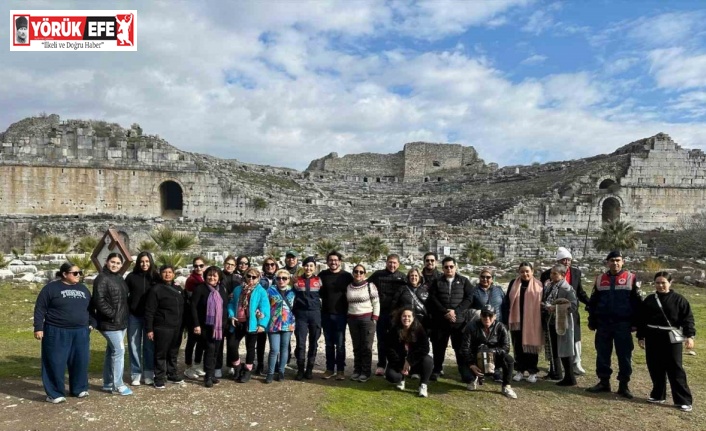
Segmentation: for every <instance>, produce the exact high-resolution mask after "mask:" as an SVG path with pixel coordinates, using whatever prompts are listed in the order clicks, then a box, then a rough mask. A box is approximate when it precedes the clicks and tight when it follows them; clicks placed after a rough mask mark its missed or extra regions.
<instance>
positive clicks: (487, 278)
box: [479, 275, 493, 280]
mask: <svg viewBox="0 0 706 431" xmlns="http://www.w3.org/2000/svg"><path fill="white" fill-rule="evenodd" d="M479 278H480V279H481V280H490V279H491V278H493V277H491V276H490V275H481V276H480V277H479Z"/></svg>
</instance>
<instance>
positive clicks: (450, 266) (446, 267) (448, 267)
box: [444, 265, 454, 269]
mask: <svg viewBox="0 0 706 431" xmlns="http://www.w3.org/2000/svg"><path fill="white" fill-rule="evenodd" d="M444 269H454V266H453V265H444Z"/></svg>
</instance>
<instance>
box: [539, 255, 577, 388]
mask: <svg viewBox="0 0 706 431" xmlns="http://www.w3.org/2000/svg"><path fill="white" fill-rule="evenodd" d="M572 260H573V256H572V255H571V252H570V251H569V250H568V249H566V248H564V247H559V248H558V249H557V251H556V262H557V263H560V264H562V265H564V266H565V267H566V269H567V271H566V282H567V283H569V284H570V285H571V287H573V288H574V292H575V293H576V299H578V300H579V302H583V303H584V304H585V305H588V299H589V298H588V295H587V294H586V291H585V290H583V287H582V286H581V270H580V269H578V268H576V267H575V266H571V261H572ZM550 272H551V269H548V270H546V271H544V272H543V273H542V275H541V276H540V278H539V280H540V281H541V282H542V284H544V282H545V281H547V280H549V273H550ZM580 324H581V316H580V315H579V311H578V309H577V310H576V313H575V314H574V345H575V347H574V351H575V352H574V353H575V355H574V374H577V375H583V374H586V370H584V369H583V367H582V366H581V327H580V326H579V325H580ZM554 374H556V373H553V368H552V369H551V370H549V375H550V378H552V377H557V379H560V378H561V376H556V375H554Z"/></svg>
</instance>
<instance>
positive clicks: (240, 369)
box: [233, 364, 244, 382]
mask: <svg viewBox="0 0 706 431" xmlns="http://www.w3.org/2000/svg"><path fill="white" fill-rule="evenodd" d="M243 368H244V367H243V364H240V365H236V366H234V367H233V380H235V381H236V382H237V381H238V380H239V379H240V374H242V372H243Z"/></svg>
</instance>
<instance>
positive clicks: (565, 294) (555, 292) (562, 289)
mask: <svg viewBox="0 0 706 431" xmlns="http://www.w3.org/2000/svg"><path fill="white" fill-rule="evenodd" d="M557 299H566V300H568V301H569V302H570V303H571V306H570V307H569V310H568V311H569V313H570V315H569V316H567V322H568V323H569V325H568V328H567V329H566V332H565V333H564V334H563V335H559V334H557V344H558V346H552V349H555V348H556V349H558V352H559V357H560V358H566V357H570V356H573V355H574V316H575V314H576V309H577V308H578V300H577V299H576V293H575V292H574V288H573V287H571V285H570V284H569V283H567V282H566V280H561V281H560V282H559V283H552V282H551V281H550V282H548V283H547V285H546V286H544V296H543V299H542V310H543V312H544V318H545V319H546V321H547V326H548V328H549V330H555V329H554V328H555V313H554V312H549V311H548V310H547V307H548V306H549V305H552V304H553V303H554V301H556V300H557Z"/></svg>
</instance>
